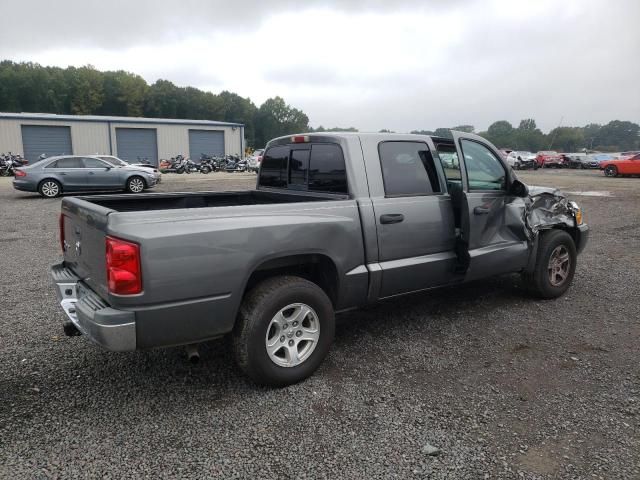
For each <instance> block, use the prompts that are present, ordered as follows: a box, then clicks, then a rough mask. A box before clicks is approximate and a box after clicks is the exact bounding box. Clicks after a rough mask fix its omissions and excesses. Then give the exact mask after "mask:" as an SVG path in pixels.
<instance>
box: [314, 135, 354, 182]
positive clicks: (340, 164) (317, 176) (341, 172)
mask: <svg viewBox="0 0 640 480" xmlns="http://www.w3.org/2000/svg"><path fill="white" fill-rule="evenodd" d="M309 190H311V191H314V192H331V193H344V194H347V193H349V189H348V187H347V171H346V169H345V166H344V156H343V155H342V149H341V148H340V147H339V146H338V145H329V144H327V145H321V144H320V145H313V146H312V147H311V158H310V160H309Z"/></svg>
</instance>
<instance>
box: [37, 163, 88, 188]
mask: <svg viewBox="0 0 640 480" xmlns="http://www.w3.org/2000/svg"><path fill="white" fill-rule="evenodd" d="M46 168H47V169H48V168H51V169H53V170H54V171H55V173H56V174H57V175H58V178H59V179H60V180H61V181H62V189H63V190H66V191H69V190H84V189H86V188H87V172H86V170H85V169H84V164H83V163H82V159H81V158H80V157H64V158H60V159H58V160H57V161H56V162H54V163H51V164H49V165H48V166H47V167H46Z"/></svg>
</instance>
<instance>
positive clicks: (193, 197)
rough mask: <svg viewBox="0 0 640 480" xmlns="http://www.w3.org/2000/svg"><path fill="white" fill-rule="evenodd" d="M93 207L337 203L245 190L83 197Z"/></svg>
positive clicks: (318, 197)
mask: <svg viewBox="0 0 640 480" xmlns="http://www.w3.org/2000/svg"><path fill="white" fill-rule="evenodd" d="M82 199H83V200H86V201H88V202H90V203H93V204H95V205H100V206H101V207H105V208H108V209H109V210H113V211H116V212H142V211H150V210H151V211H153V210H175V209H182V208H205V207H233V206H248V205H270V204H280V203H297V202H319V201H330V200H336V195H317V194H309V193H307V192H305V193H304V194H296V193H290V192H269V191H262V190H248V191H237V192H233V191H232V192H228V191H227V192H193V193H190V192H180V193H145V194H140V195H101V196H93V197H82Z"/></svg>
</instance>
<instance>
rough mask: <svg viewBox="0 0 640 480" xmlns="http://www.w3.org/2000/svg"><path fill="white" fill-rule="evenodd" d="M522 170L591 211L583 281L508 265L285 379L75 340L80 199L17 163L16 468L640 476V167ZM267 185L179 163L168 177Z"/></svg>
mask: <svg viewBox="0 0 640 480" xmlns="http://www.w3.org/2000/svg"><path fill="white" fill-rule="evenodd" d="M519 175H520V177H521V178H522V179H523V180H524V181H525V182H526V183H528V184H531V185H548V186H558V187H561V188H562V189H563V190H565V191H567V192H573V193H571V194H570V196H571V197H572V198H573V199H575V200H576V201H577V202H578V203H579V204H580V205H581V206H582V207H583V209H584V211H585V216H586V221H587V222H588V223H589V224H590V226H591V238H590V243H589V245H588V247H587V249H586V251H585V252H584V253H583V254H582V255H581V256H580V258H579V265H578V268H577V272H576V277H575V280H574V283H573V286H572V287H571V288H570V290H569V292H568V293H567V295H565V296H564V297H562V298H560V299H557V300H551V301H540V300H535V299H531V298H529V297H528V296H527V295H526V294H525V293H524V291H523V289H522V287H521V284H520V280H519V277H518V276H506V277H500V278H495V279H492V280H489V281H483V282H480V283H473V284H469V285H465V286H461V287H456V288H451V289H446V290H438V291H432V292H427V293H423V294H416V295H413V296H409V297H404V298H398V299H396V300H393V301H389V302H385V303H382V304H380V305H378V306H377V307H375V308H368V309H365V310H361V311H355V312H351V313H348V314H344V315H342V316H340V317H339V318H338V325H337V331H336V342H335V345H334V346H333V348H332V350H331V353H330V354H329V356H328V358H327V360H326V361H325V362H324V364H323V365H322V367H321V368H320V369H319V370H318V371H317V373H316V374H315V375H314V376H313V377H312V378H310V379H309V380H307V381H305V382H303V383H301V384H298V385H295V386H292V387H289V388H285V389H280V390H273V389H265V388H260V387H256V386H254V385H253V384H252V383H251V382H250V381H248V380H247V379H246V378H245V377H244V376H242V375H241V374H240V372H239V371H238V370H237V368H236V367H235V366H234V365H233V362H232V355H231V352H230V349H229V347H228V345H227V343H226V342H225V341H217V342H211V343H209V344H207V345H205V346H204V347H203V349H202V351H201V355H202V360H201V362H200V363H199V364H198V365H190V364H189V363H188V362H187V361H186V359H185V354H184V352H183V350H182V349H179V348H173V349H166V350H153V351H144V352H132V353H111V352H107V351H104V350H102V349H100V348H98V347H97V346H95V345H93V344H91V343H90V342H89V341H87V339H85V338H82V337H74V338H68V337H65V336H64V335H63V333H62V328H61V322H62V320H63V313H62V311H61V309H60V308H59V306H58V305H57V303H56V299H55V295H54V291H53V289H52V287H51V284H50V280H49V273H48V267H49V265H50V264H52V263H55V262H56V261H58V260H59V245H58V240H57V222H58V212H59V209H60V200H59V199H52V200H46V199H42V198H39V197H38V196H35V195H29V194H25V193H18V192H15V191H14V190H13V189H12V187H11V181H10V179H5V178H1V179H0V205H1V206H2V212H1V213H0V254H1V259H2V260H1V261H0V266H1V269H0V286H1V288H0V307H1V308H0V477H1V478H7V479H16V478H87V477H103V478H118V479H120V478H160V477H164V478H210V477H220V478H276V477H278V478H331V479H333V478H358V479H359V478H390V477H396V478H453V479H462V478H464V479H466V478H468V479H477V478H509V479H511V478H526V479H539V478H567V479H577V478H585V479H586V478H589V479H591V478H602V479H622V478H629V479H632V478H634V479H638V478H640V362H639V358H640V355H639V353H640V295H639V293H638V292H640V273H639V270H640V179H638V178H605V177H604V176H602V174H601V173H599V172H595V171H555V170H552V171H548V170H544V171H537V172H522V173H520V174H519ZM254 183H255V175H249V174H211V175H208V176H205V175H197V174H194V175H190V176H186V175H183V176H178V175H165V176H164V182H163V184H162V185H160V186H159V187H158V188H157V189H156V191H178V190H228V189H244V188H251V187H252V186H253V184H254ZM431 447H436V448H437V449H439V452H433V449H432V448H431ZM433 453H439V454H436V455H433Z"/></svg>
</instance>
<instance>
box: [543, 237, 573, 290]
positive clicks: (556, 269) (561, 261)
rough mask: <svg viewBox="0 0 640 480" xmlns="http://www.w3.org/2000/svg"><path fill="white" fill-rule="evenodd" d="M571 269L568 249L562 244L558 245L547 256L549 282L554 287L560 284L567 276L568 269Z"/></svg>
mask: <svg viewBox="0 0 640 480" xmlns="http://www.w3.org/2000/svg"><path fill="white" fill-rule="evenodd" d="M570 270H571V257H570V256H569V250H567V247H565V246H564V245H558V246H557V247H556V248H554V249H553V252H551V257H550V258H549V265H548V271H549V282H550V283H551V285H553V286H554V287H559V286H561V285H562V284H563V283H564V282H565V281H566V280H567V278H568V277H569V271H570Z"/></svg>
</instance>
